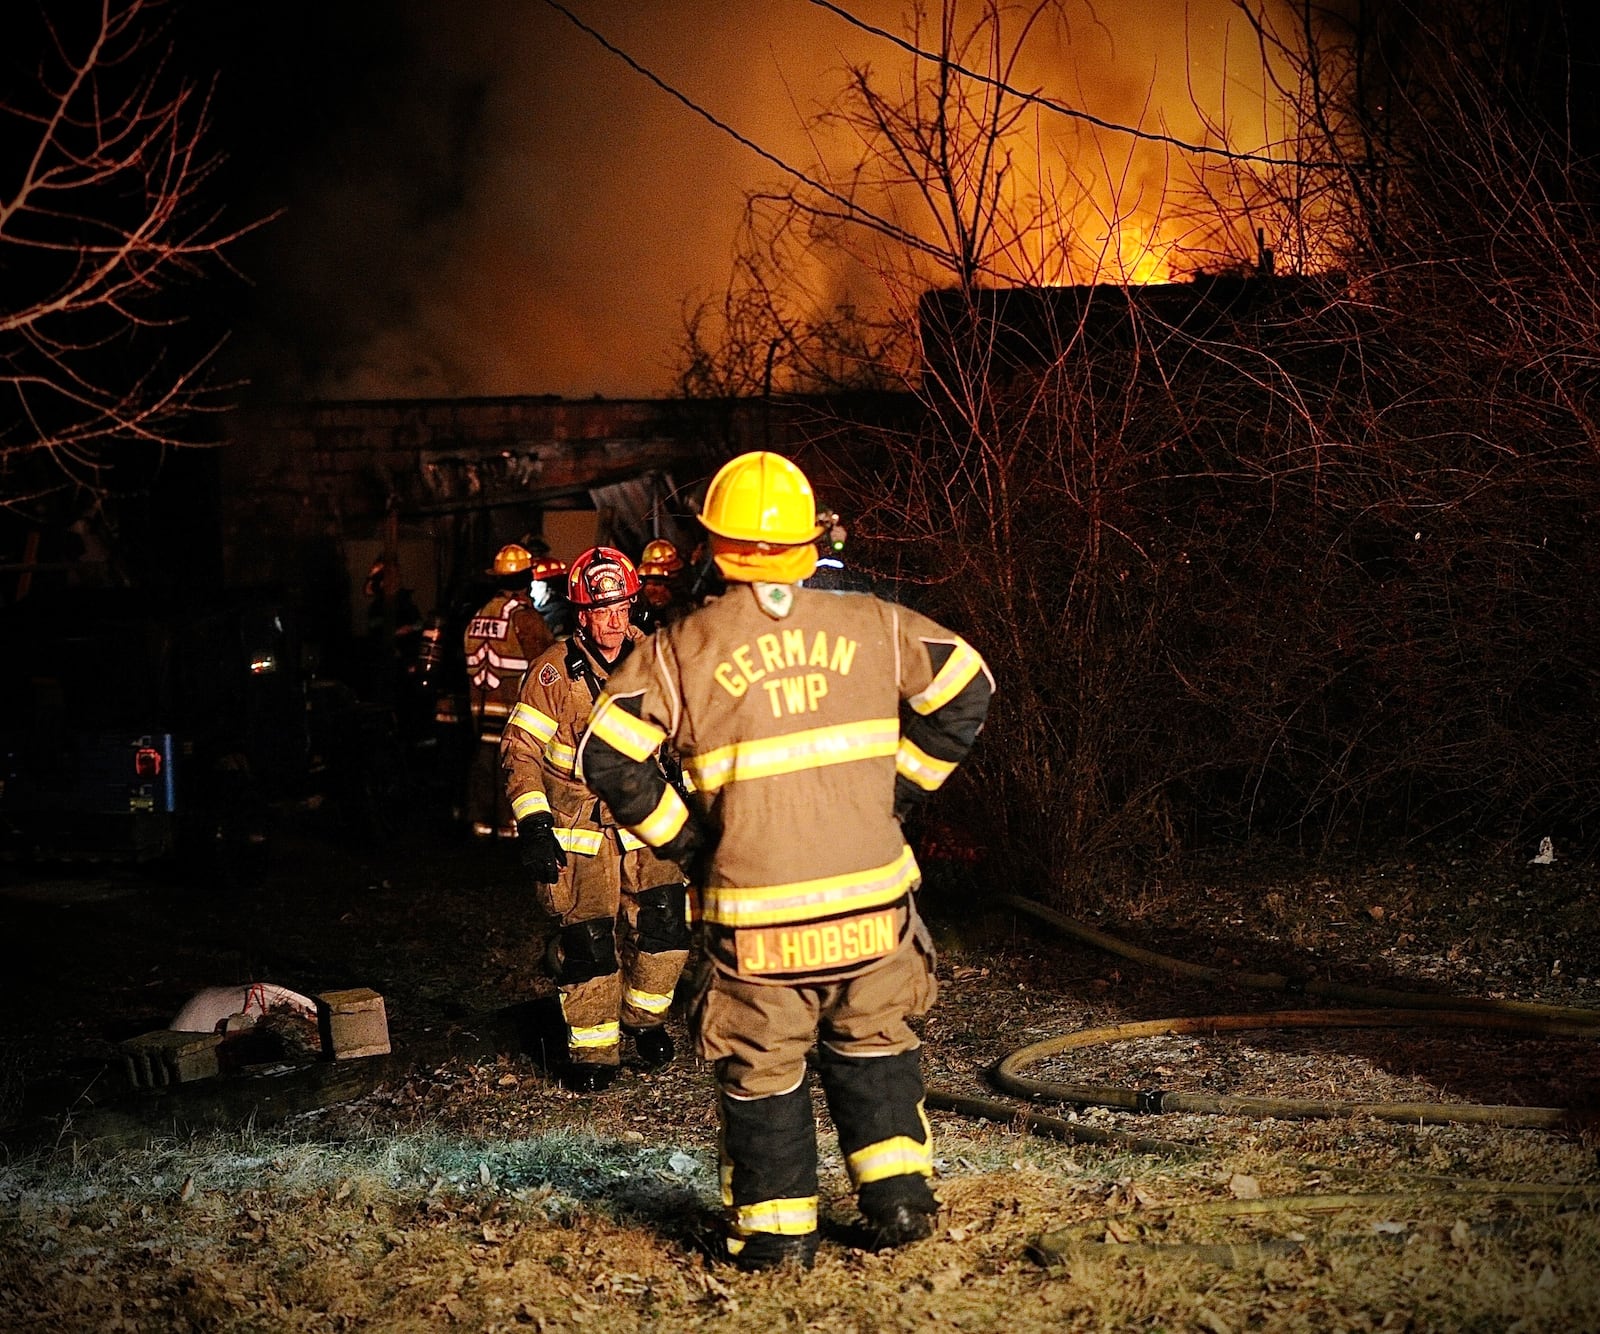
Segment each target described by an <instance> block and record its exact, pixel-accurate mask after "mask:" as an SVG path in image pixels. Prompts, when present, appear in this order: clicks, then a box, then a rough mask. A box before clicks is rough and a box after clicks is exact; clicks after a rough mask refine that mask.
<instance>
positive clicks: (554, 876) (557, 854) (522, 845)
mask: <svg viewBox="0 0 1600 1334" xmlns="http://www.w3.org/2000/svg"><path fill="white" fill-rule="evenodd" d="M555 826H556V822H555V820H554V819H553V818H552V817H551V816H550V814H549V812H547V811H540V812H539V813H538V814H537V815H524V816H523V817H522V818H521V819H520V820H518V821H517V852H518V854H519V855H520V856H521V858H522V864H523V866H524V867H526V868H527V869H528V870H529V871H531V872H532V873H533V878H534V879H535V880H537V881H538V882H539V883H540V884H541V885H553V884H555V883H556V881H557V880H559V879H560V878H561V869H562V868H563V867H564V866H565V865H566V864H567V854H566V851H565V850H564V849H563V848H562V846H561V844H559V843H557V842H556V827H555Z"/></svg>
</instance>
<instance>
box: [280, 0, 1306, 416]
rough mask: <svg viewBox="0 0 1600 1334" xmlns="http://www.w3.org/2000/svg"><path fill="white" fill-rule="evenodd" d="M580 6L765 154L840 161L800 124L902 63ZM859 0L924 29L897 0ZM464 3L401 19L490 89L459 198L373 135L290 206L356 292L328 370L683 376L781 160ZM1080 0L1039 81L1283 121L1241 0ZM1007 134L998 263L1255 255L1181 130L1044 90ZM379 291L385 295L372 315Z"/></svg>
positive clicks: (1260, 126) (1199, 125) (1026, 72)
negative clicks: (356, 330) (381, 168)
mask: <svg viewBox="0 0 1600 1334" xmlns="http://www.w3.org/2000/svg"><path fill="white" fill-rule="evenodd" d="M569 3H570V4H571V7H572V8H573V9H574V10H575V12H577V13H579V14H580V15H581V16H582V17H583V18H584V19H585V20H586V21H589V22H591V23H593V24H594V25H595V26H596V27H598V28H600V29H601V30H602V31H604V32H605V33H606V35H607V36H608V37H609V38H610V39H611V40H612V41H614V42H615V43H616V44H617V45H618V46H620V47H622V48H624V49H625V50H627V51H628V52H629V53H630V54H631V55H633V56H634V57H635V58H636V59H638V60H639V61H640V62H641V63H643V64H645V65H646V66H648V67H649V68H651V69H652V70H654V71H655V72H656V73H658V74H659V75H660V76H661V77H662V78H664V79H666V80H667V81H668V82H670V83H672V84H673V85H675V86H676V87H678V88H680V89H682V90H683V92H684V93H686V94H687V95H689V96H690V97H692V98H694V99H696V100H697V101H699V102H700V103H702V104H703V105H704V106H706V107H707V108H708V109H710V110H712V111H713V112H715V113H716V114H717V115H718V116H720V117H722V118H723V119H725V120H726V121H728V122H729V123H730V124H732V125H734V126H736V127H737V128H739V129H740V130H741V131H743V132H744V133H746V134H748V135H749V136H750V137H751V138H753V139H755V140H757V141H758V142H760V143H761V144H762V145H763V146H765V147H767V148H769V149H770V150H771V151H772V152H774V153H777V154H779V155H781V156H782V157H784V158H785V159H787V160H789V161H790V162H793V163H795V164H798V165H803V166H806V167H807V168H808V169H816V170H819V171H831V172H832V173H833V177H834V179H836V180H842V179H844V178H845V176H846V175H847V174H848V170H849V167H850V165H851V164H850V161H849V153H848V147H847V146H845V147H844V148H843V149H842V150H841V144H840V141H839V138H838V136H837V135H833V134H828V133H823V134H820V135H819V134H815V133H813V132H811V131H808V128H807V122H808V120H810V119H812V118H814V117H815V115H816V114H817V113H819V112H822V111H826V110H828V109H830V108H837V106H838V105H839V102H838V97H839V92H840V89H841V88H842V86H843V84H844V71H845V70H846V68H847V67H848V66H850V65H860V64H870V65H871V67H872V69H873V71H874V73H875V75H876V76H877V77H878V78H879V79H881V80H883V81H885V82H889V81H892V80H894V79H895V78H898V77H900V74H901V72H902V71H903V70H904V68H905V66H906V63H907V58H906V57H905V55H904V53H903V52H900V51H898V50H896V49H895V48H893V47H891V46H889V45H888V44H886V43H885V42H883V41H882V40H881V39H879V38H875V37H873V36H871V35H870V34H867V33H864V32H862V31H860V30H859V29H857V28H854V27H852V26H850V25H849V24H847V23H845V22H843V21H842V20H841V19H839V18H838V17H837V16H835V15H831V14H828V13H827V12H825V11H824V10H822V9H820V8H818V7H816V6H812V5H807V4H803V3H798V2H795V3H782V4H778V3H758V4H728V3H726V0H653V2H652V3H649V4H627V5H612V4H604V3H600V2H599V0H569ZM846 7H847V8H848V9H849V10H850V11H851V12H852V13H854V14H856V15H857V16H859V17H860V18H861V19H863V20H864V21H867V22H871V23H874V24H877V25H880V26H882V27H885V28H888V29H891V30H893V31H895V32H900V33H904V32H906V31H907V27H906V24H905V21H904V19H905V0H847V3H846ZM471 11H472V21H470V22H466V21H463V20H462V17H461V10H460V8H459V7H458V6H456V5H453V4H446V3H445V0H418V3H415V4H412V5H408V6H406V7H405V9H404V10H403V11H397V18H396V20H395V21H397V22H399V21H406V22H410V23H412V24H415V25H418V27H419V28H421V29H423V30H424V31H423V33H422V36H423V37H424V38H425V39H426V40H424V41H419V42H418V46H419V48H421V49H424V50H426V51H427V52H428V57H427V58H428V59H429V60H431V61H434V62H436V63H437V67H438V68H437V69H436V70H433V71H431V72H429V73H430V75H431V76H436V79H437V81H440V82H442V83H443V84H446V85H448V84H450V83H451V82H452V81H455V82H459V83H462V84H470V85H471V86H472V87H474V88H477V89H480V90H481V100H480V101H479V102H478V103H477V104H476V105H477V107H478V110H477V117H478V119H477V121H476V128H475V132H474V134H473V136H472V138H471V142H470V144H469V146H468V147H467V148H466V149H465V150H464V151H463V153H462V154H461V156H460V157H459V158H458V159H457V161H458V162H459V163H460V170H461V179H462V187H461V192H460V198H459V200H458V201H456V202H455V203H454V204H453V205H452V208H451V211H449V212H448V213H446V214H444V215H442V216H440V217H437V218H429V219H427V220H425V221H422V222H418V221H416V220H415V219H411V218H408V217H406V216H404V214H403V211H402V210H398V209H395V208H394V207H393V205H392V202H391V200H390V197H389V195H388V194H386V193H385V189H386V184H387V183H386V181H385V180H384V179H383V177H382V176H381V174H380V173H379V172H378V171H377V170H376V169H375V168H374V167H372V165H371V158H370V151H369V150H367V149H365V148H363V147H362V145H355V144H352V145H344V144H334V145H330V154H331V155H332V158H333V159H336V160H337V162H338V164H339V167H338V171H337V172H333V171H330V173H329V180H328V182H327V183H326V185H325V187H324V189H323V191H322V193H321V194H320V195H316V194H313V195H310V196H309V197H308V199H307V200H306V201H305V202H303V203H302V205H301V206H300V207H299V208H298V209H297V210H295V211H293V213H292V215H291V216H288V217H286V219H285V221H284V223H283V224H281V227H280V230H281V233H282V241H281V244H282V246H283V247H284V251H285V253H286V254H289V255H291V256H292V257H293V259H294V261H295V263H296V264H298V265H299V266H300V271H299V274H298V278H297V280H298V281H302V282H305V283H307V284H313V283H330V284H335V285H336V286H337V290H338V291H339V292H340V300H341V301H348V302H350V303H354V304H353V305H352V306H351V307H350V309H351V310H352V311H354V312H356V313H357V314H360V315H362V318H361V319H360V320H357V321H355V322H356V323H358V324H359V325H360V327H361V328H362V329H363V330H364V332H363V335H362V337H361V339H360V342H359V345H357V346H355V347H353V348H350V349H348V351H347V355H345V356H344V357H343V358H342V359H341V360H340V361H339V363H338V365H337V366H336V368H335V369H334V370H333V371H332V372H331V373H330V374H329V375H328V377H327V380H326V382H324V383H322V384H319V385H316V386H313V387H312V388H313V389H314V391H315V392H317V393H319V394H322V395H327V396H350V397H368V396H373V397H376V396H383V397H388V396H400V395H415V396H420V395H433V394H437V395H470V394H538V393H558V394H562V395H566V396H571V397H587V396H590V395H593V394H597V393H598V394H604V395H606V396H608V397H625V396H653V395H656V394H660V393H663V392H666V391H668V390H669V389H670V386H671V381H672V370H673V365H674V360H675V357H676V354H677V348H678V344H679V339H680V335H681V327H682V326H681V320H682V312H683V309H684V307H685V304H686V303H689V304H693V303H694V302H695V301H697V300H700V299H705V298H708V297H710V298H714V297H716V296H718V295H719V294H720V293H721V291H722V290H723V288H724V287H725V286H726V284H727V282H728V280H729V277H730V274H731V272H732V268H733V262H734V246H735V238H736V236H737V233H738V230H739V227H740V223H741V220H742V218H743V211H744V201H745V197H746V194H747V192H749V191H751V190H755V189H758V188H761V187H764V186H771V185H773V184H774V183H779V182H781V181H782V177H781V173H780V172H779V171H778V170H777V169H776V168H775V167H774V166H773V165H772V164H771V163H769V162H766V161H763V160H762V159H761V158H759V157H758V156H756V155H755V154H753V153H751V152H750V151H749V150H748V149H746V148H744V147H742V146H741V145H739V144H738V143H736V142H734V141H733V140H732V139H731V138H729V137H728V136H726V135H724V134H722V133H719V132H718V131H717V130H716V129H714V128H713V127H712V126H710V125H708V124H706V123H705V122H704V121H703V120H701V119H699V118H697V117H695V116H694V115H693V114H692V113H691V112H690V111H688V110H686V109H685V108H684V107H682V106H680V105H679V104H677V103H676V102H674V101H673V100H672V99H670V98H669V97H668V96H667V95H666V94H664V93H663V92H662V91H661V90H660V89H658V88H656V87H654V86H652V85H651V84H649V83H648V82H647V81H646V80H644V79H643V78H641V77H640V76H639V75H638V74H636V73H635V72H633V71H632V70H630V69H629V68H627V66H626V65H624V64H623V63H621V62H620V61H619V60H617V59H616V57H614V56H613V55H611V54H610V53H608V52H606V51H605V50H603V49H601V48H600V47H599V46H597V45H595V44H594V43H593V42H592V40H591V39H589V38H588V37H586V36H584V35H583V34H582V33H580V32H578V31H577V30H575V29H574V28H572V27H571V26H570V25H569V24H567V23H566V22H565V20H563V19H562V18H561V17H560V16H559V15H557V14H555V13H554V12H553V11H551V10H549V9H548V8H546V7H545V6H540V5H527V4H522V3H517V0H484V3H480V4H476V5H474V6H472V7H471ZM400 13H403V15H404V18H403V19H402V18H401V17H399V16H398V15H399V14H400ZM1066 13H1067V15H1068V22H1067V23H1066V24H1065V25H1064V26H1063V27H1060V28H1058V29H1056V30H1041V31H1040V35H1039V37H1038V39H1037V40H1036V43H1035V44H1034V45H1033V46H1031V47H1030V48H1029V54H1028V55H1027V56H1026V58H1024V59H1023V60H1022V62H1021V63H1020V65H1019V66H1018V68H1017V70H1016V72H1015V75H1014V78H1015V81H1016V82H1017V83H1018V84H1020V85H1021V86H1022V87H1025V88H1029V89H1037V90H1039V91H1041V92H1045V93H1048V94H1049V95H1051V96H1053V97H1056V98H1059V99H1061V100H1062V101H1064V102H1067V103H1070V104H1072V105H1074V106H1077V107H1080V108H1082V109H1083V110H1085V111H1088V112H1092V113H1093V114H1094V115H1096V116H1099V117H1103V118H1105V119H1107V120H1113V121H1119V122H1123V123H1127V124H1134V125H1138V126H1141V127H1144V128H1146V129H1148V130H1152V131H1163V132H1166V133H1169V134H1172V135H1176V136H1178V137H1181V138H1184V139H1192V140H1204V139H1206V138H1207V137H1208V129H1207V126H1206V124H1205V119H1206V117H1208V116H1209V117H1211V118H1212V119H1213V120H1214V121H1216V120H1220V119H1221V118H1222V117H1223V116H1224V114H1225V115H1226V118H1227V123H1228V133H1229V136H1230V138H1231V139H1234V140H1236V141H1239V142H1242V144H1243V145H1244V146H1246V147H1251V148H1254V147H1257V146H1259V145H1261V144H1262V143H1264V142H1267V141H1268V139H1269V138H1270V137H1271V135H1272V134H1273V133H1275V132H1276V131H1277V130H1278V129H1279V128H1280V127H1277V126H1275V125H1273V124H1272V120H1273V114H1274V113H1273V111H1272V109H1271V108H1270V107H1269V106H1267V105H1266V100H1265V99H1264V98H1263V96H1262V92H1261V89H1262V79H1261V73H1260V70H1259V62H1258V58H1257V56H1256V54H1255V46H1254V42H1253V41H1252V40H1250V34H1249V33H1248V31H1247V29H1246V26H1245V25H1244V24H1243V22H1242V21H1241V19H1240V17H1239V15H1238V12H1237V10H1236V8H1235V5H1234V4H1233V0H1119V3H1117V4H1115V5H1100V6H1097V7H1096V8H1095V10H1094V11H1093V12H1091V11H1090V10H1089V9H1087V8H1086V7H1084V6H1083V5H1082V4H1073V5H1069V6H1068V7H1067V10H1066ZM425 92H426V89H425V88H424V89H422V90H419V92H418V94H417V95H418V96H419V98H420V97H422V96H423V95H424V94H425ZM429 95H431V94H429ZM1197 103H1198V104H1199V106H1200V107H1201V108H1203V110H1197V108H1196V104H1197ZM368 129H369V136H370V130H371V127H368ZM1211 138H1212V141H1213V142H1215V136H1214V135H1213V136H1211ZM366 142H367V143H368V144H370V143H371V142H372V140H371V138H370V137H369V139H368V140H367V141H366ZM1007 147H1008V148H1009V149H1010V150H1011V153H1012V157H1013V164H1014V165H1013V177H1012V183H1011V184H1010V185H1009V186H1008V190H1009V191H1010V192H1011V195H1010V197H1011V198H1012V199H1013V200H1020V201H1026V205H1027V207H1026V209H1025V210H1024V211H1025V212H1026V213H1027V215H1028V217H1029V218H1030V219H1031V220H1032V225H1031V226H1027V227H1021V228H1018V229H1017V235H1015V236H1012V237H1010V238H1009V241H1008V244H1009V249H1008V250H1007V251H1006V258H1005V259H1004V261H1003V263H1002V264H1001V265H1000V266H999V267H1000V268H1001V269H1003V270H1006V271H1007V272H1008V273H1009V275H1010V276H1012V277H1013V278H1014V279H1015V280H1021V281H1035V282H1053V283H1061V282H1094V281H1114V282H1129V283H1145V282H1159V281H1165V280H1169V279H1172V278H1175V277H1183V276H1187V274H1188V273H1189V272H1191V271H1192V270H1193V269H1194V268H1195V267H1196V260H1195V259H1194V256H1195V255H1197V254H1200V253H1202V252H1210V253H1215V252H1216V251H1217V250H1218V249H1230V250H1232V251H1234V252H1239V257H1241V258H1244V259H1246V260H1247V259H1248V258H1249V257H1250V256H1249V253H1248V250H1249V246H1250V245H1252V244H1253V242H1251V241H1250V240H1249V239H1248V238H1239V237H1230V238H1219V237H1217V236H1214V235H1200V234H1198V233H1197V232H1196V226H1195V224H1194V223H1193V221H1192V220H1188V221H1185V220H1180V219H1179V218H1177V217H1176V216H1175V210H1174V209H1173V207H1172V205H1171V202H1170V196H1171V181H1170V178H1169V172H1171V173H1172V174H1173V175H1174V176H1181V175H1182V174H1183V171H1184V163H1183V162H1182V160H1181V158H1180V157H1179V156H1176V155H1174V153H1173V152H1172V150H1170V149H1169V148H1164V147H1162V146H1161V145H1157V144H1149V143H1141V142H1137V141H1135V140H1133V139H1130V138H1129V137H1128V136H1125V135H1121V136H1119V135H1116V134H1111V133H1106V132H1099V131H1094V130H1091V129H1089V128H1088V127H1086V126H1085V125H1083V124H1082V123H1081V122H1074V121H1070V120H1066V119H1063V118H1060V117H1057V116H1054V115H1050V114H1046V113H1038V114H1035V113H1032V112H1030V113H1029V114H1027V115H1025V116H1024V117H1022V119H1021V121H1020V123H1019V125H1018V127H1017V130H1016V132H1015V133H1014V134H1013V135H1012V137H1011V140H1010V141H1009V142H1008V145H1007ZM841 151H842V156H841V155H840V154H841ZM902 208H903V212H902V216H904V217H905V218H907V219H908V220H911V221H913V222H915V223H916V225H919V226H920V225H921V221H919V220H917V217H916V213H915V209H914V208H911V207H909V206H904V205H902ZM372 227H388V228H394V229H397V230H396V233H395V234H396V235H401V236H403V237H404V239H405V247H404V252H403V253H404V254H405V255H406V256H407V261H406V267H405V269H404V272H402V273H399V274H389V275H385V276H386V278H387V279H388V280H389V284H390V286H391V287H393V286H396V285H398V286H400V287H401V288H402V289H403V291H402V296H403V298H404V299H403V300H397V299H392V298H391V299H389V300H387V302H386V303H385V304H383V305H382V306H381V307H379V306H378V303H377V302H376V301H375V300H374V299H372V298H369V297H368V296H367V295H365V291H364V288H365V286H366V285H364V284H362V283H360V282H357V281H355V280H354V279H353V278H352V276H351V275H352V274H353V273H359V272H360V271H361V270H360V265H359V263H358V257H359V256H360V254H361V253H362V246H363V244H364V242H365V239H366V237H365V236H364V234H363V232H362V228H372ZM398 229H409V230H404V231H402V230H398ZM868 267H870V265H868ZM825 280H826V281H828V282H830V283H831V284H832V288H831V289H830V290H832V291H833V292H834V294H835V296H836V299H839V300H845V299H850V300H856V301H858V302H866V301H869V300H871V299H872V294H871V293H870V292H867V291H865V290H863V289H862V287H861V286H860V274H859V273H857V274H856V275H855V277H853V278H852V277H848V276H842V275H837V274H836V275H829V276H827V277H826V279H825ZM364 300H371V301H372V304H373V306H374V308H373V309H372V310H370V311H367V312H363V311H362V309H361V305H360V303H362V302H363V301H364Z"/></svg>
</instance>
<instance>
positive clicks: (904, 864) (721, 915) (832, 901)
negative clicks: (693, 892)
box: [700, 847, 918, 927]
mask: <svg viewBox="0 0 1600 1334" xmlns="http://www.w3.org/2000/svg"><path fill="white" fill-rule="evenodd" d="M917 875H918V871H917V859H916V858H915V857H914V856H912V855H911V849H910V848H909V847H902V848H901V849H900V855H899V856H898V857H896V858H895V859H894V860H893V861H892V862H889V863H888V864H887V865H884V866H873V867H870V868H868V869H867V870H865V871H847V872H846V873H845V874H843V875H830V876H824V877H822V878H821V879H818V880H796V881H794V882H792V883H790V884H787V885H752V886H746V885H708V886H707V887H706V888H704V889H702V890H701V891H700V896H701V913H702V915H703V916H704V919H705V920H706V921H708V922H715V923H717V924H718V925H719V926H735V927H737V926H777V925H780V924H782V923H784V922H808V921H812V920H813V919H815V918H818V917H832V916H834V915H835V914H837V913H845V912H860V911H864V910H865V909H867V908H880V907H882V906H883V905H884V904H886V903H893V902H894V901H895V900H896V899H898V898H899V897H900V896H901V895H902V894H904V893H905V892H906V891H907V890H908V889H910V888H911V886H912V884H913V883H914V882H915V881H916V879H917Z"/></svg>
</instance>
